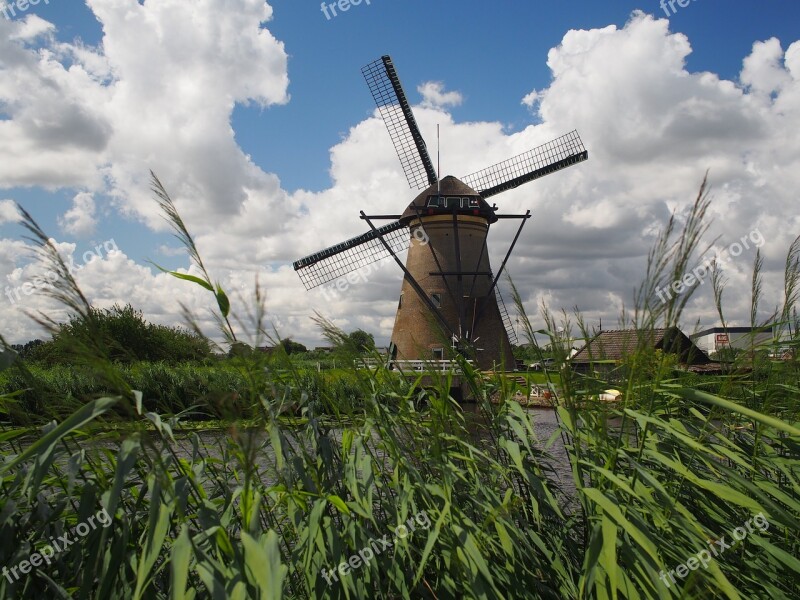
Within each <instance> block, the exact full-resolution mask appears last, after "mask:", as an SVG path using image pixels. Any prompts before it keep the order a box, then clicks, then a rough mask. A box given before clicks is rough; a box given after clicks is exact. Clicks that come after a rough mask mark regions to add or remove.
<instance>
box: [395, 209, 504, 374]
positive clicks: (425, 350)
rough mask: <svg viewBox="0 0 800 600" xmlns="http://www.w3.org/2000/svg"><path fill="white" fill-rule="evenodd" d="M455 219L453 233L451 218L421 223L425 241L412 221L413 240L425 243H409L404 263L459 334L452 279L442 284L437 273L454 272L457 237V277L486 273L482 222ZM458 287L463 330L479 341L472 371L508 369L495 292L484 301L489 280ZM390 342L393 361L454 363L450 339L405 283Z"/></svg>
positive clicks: (438, 217) (455, 284)
mask: <svg viewBox="0 0 800 600" xmlns="http://www.w3.org/2000/svg"><path fill="white" fill-rule="evenodd" d="M457 219H458V227H457V228H455V227H454V226H453V217H452V215H435V216H427V217H424V219H423V221H424V235H421V232H417V231H416V230H417V229H419V228H420V223H419V221H416V220H415V221H412V222H411V223H410V228H411V233H412V235H413V236H414V239H423V238H424V237H426V236H427V239H428V243H427V244H418V243H412V244H411V248H410V249H409V252H408V258H407V260H406V268H407V269H408V271H409V272H410V273H411V275H412V276H413V277H414V278H415V279H416V281H417V282H418V283H419V285H420V287H421V288H422V289H423V290H424V291H425V292H426V293H427V294H428V297H429V298H431V299H433V300H434V303H435V304H438V305H440V306H441V312H442V314H443V316H444V318H445V320H446V321H447V322H448V324H450V326H451V328H452V329H453V330H454V331H458V330H459V310H460V307H459V303H458V302H457V301H456V300H457V297H458V282H457V277H456V276H455V275H447V276H446V277H444V278H443V277H442V276H441V275H440V274H439V273H442V272H444V273H454V272H458V271H459V265H458V261H457V259H456V244H455V240H454V236H455V235H456V231H457V232H458V241H459V247H460V254H461V265H460V267H461V272H484V273H488V272H491V266H490V264H489V256H488V251H487V249H486V236H487V234H488V232H489V223H488V222H487V220H486V219H485V218H481V217H473V216H469V215H458V216H457ZM434 256H435V257H436V258H434ZM437 259H438V264H437ZM445 279H446V281H447V283H446V284H445ZM462 281H463V283H462V290H461V294H462V296H463V297H464V300H463V307H464V312H465V323H466V328H467V329H469V330H470V337H471V338H472V339H475V338H479V339H478V340H477V342H476V344H475V345H476V346H477V347H478V348H479V350H478V353H477V356H476V363H477V366H478V367H479V368H481V369H491V368H493V367H498V368H499V367H500V366H501V365H504V366H505V367H506V368H508V369H512V368H513V366H514V357H513V354H512V349H511V344H510V342H509V340H508V334H507V333H506V330H505V326H504V325H503V320H502V317H501V315H500V310H499V308H498V306H497V298H496V296H495V292H494V291H492V293H491V295H488V292H489V287H490V286H491V278H490V277H489V276H488V275H479V276H475V275H464V276H463V279H462ZM448 287H449V291H448ZM473 329H474V332H473V331H472V330H473ZM392 342H393V343H394V344H395V345H396V346H397V356H396V358H397V359H399V360H432V359H437V358H445V359H448V358H452V357H453V353H452V350H451V347H452V340H451V339H450V336H449V334H448V333H447V332H443V331H442V327H441V326H440V324H439V322H438V321H437V320H436V319H435V317H434V316H433V315H432V314H431V311H430V310H429V309H428V307H427V306H426V305H425V303H424V302H423V301H422V300H421V299H420V298H419V296H418V294H417V292H416V291H415V290H414V288H413V287H412V286H411V284H410V282H409V281H408V279H404V280H403V285H402V289H401V293H400V301H399V303H398V309H397V315H396V317H395V324H394V330H393V332H392ZM440 353H441V354H440Z"/></svg>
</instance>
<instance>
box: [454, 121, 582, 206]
mask: <svg viewBox="0 0 800 600" xmlns="http://www.w3.org/2000/svg"><path fill="white" fill-rule="evenodd" d="M588 158H589V153H588V152H587V150H586V148H585V147H584V145H583V142H582V141H581V138H580V136H579V135H578V132H577V131H571V132H570V133H568V134H566V135H562V136H561V137H559V138H556V139H554V140H553V141H551V142H548V143H546V144H543V145H541V146H537V147H536V148H534V149H533V150H528V151H527V152H524V153H523V154H520V155H518V156H515V157H514V158H510V159H508V160H505V161H503V162H501V163H498V164H496V165H494V166H492V167H489V168H487V169H483V170H482V171H478V172H477V173H473V174H472V175H467V176H466V177H463V178H462V181H463V182H464V183H466V184H467V185H468V186H470V187H471V188H472V189H474V190H478V191H479V192H480V194H481V196H483V198H488V197H490V196H494V195H495V194H499V193H500V192H505V191H506V190H510V189H513V188H515V187H517V186H520V185H522V184H523V183H527V182H529V181H533V180H534V179H539V178H540V177H544V176H545V175H549V174H550V173H554V172H555V171H560V170H561V169H566V168H567V167H569V166H572V165H574V164H577V163H579V162H583V161H584V160H586V159H588Z"/></svg>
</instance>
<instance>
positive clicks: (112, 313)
mask: <svg viewBox="0 0 800 600" xmlns="http://www.w3.org/2000/svg"><path fill="white" fill-rule="evenodd" d="M85 349H95V350H98V351H101V352H104V353H105V355H106V356H107V357H108V358H109V359H111V360H112V361H116V362H121V363H131V362H135V361H162V360H163V361H167V362H172V363H178V362H184V361H200V360H204V359H208V358H210V357H211V348H210V344H209V342H208V340H205V339H203V338H201V337H200V336H198V335H196V334H194V333H190V332H188V331H186V330H184V329H181V328H179V327H165V326H163V325H154V324H152V323H148V322H147V321H145V320H144V318H143V316H142V312H141V311H139V310H136V309H134V308H133V307H132V306H131V305H130V304H128V305H126V306H124V307H120V306H118V305H114V306H113V307H111V308H109V309H99V308H94V307H90V308H89V309H88V311H87V313H86V314H85V315H78V316H73V317H72V318H71V319H70V321H69V322H68V323H65V324H63V325H61V326H59V327H58V328H57V330H56V331H55V333H54V335H53V338H52V340H50V341H48V342H44V343H42V344H39V345H37V346H36V347H34V348H33V349H32V350H31V351H30V352H29V359H30V360H32V361H34V362H39V363H42V364H48V365H54V364H71V363H73V362H74V358H75V356H76V354H78V355H79V354H80V352H81V351H82V350H85Z"/></svg>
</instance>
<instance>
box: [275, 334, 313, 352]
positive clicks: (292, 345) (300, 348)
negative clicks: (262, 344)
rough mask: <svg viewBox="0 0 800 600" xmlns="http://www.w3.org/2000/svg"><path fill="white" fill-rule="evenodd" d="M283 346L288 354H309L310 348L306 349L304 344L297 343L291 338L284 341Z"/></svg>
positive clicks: (282, 341)
mask: <svg viewBox="0 0 800 600" xmlns="http://www.w3.org/2000/svg"><path fill="white" fill-rule="evenodd" d="M281 346H283V349H284V351H285V352H286V354H302V353H303V352H308V348H306V347H305V346H304V345H303V344H301V343H300V342H295V341H293V340H291V339H290V338H285V339H282V340H281Z"/></svg>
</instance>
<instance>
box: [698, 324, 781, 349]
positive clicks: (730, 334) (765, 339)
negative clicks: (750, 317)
mask: <svg viewBox="0 0 800 600" xmlns="http://www.w3.org/2000/svg"><path fill="white" fill-rule="evenodd" d="M690 338H691V340H692V341H693V342H694V343H695V344H696V345H697V347H698V348H700V349H701V350H702V351H703V352H705V353H706V354H713V353H714V352H718V351H720V350H722V349H724V348H739V349H741V350H753V349H755V348H757V347H759V346H764V345H769V344H772V343H773V342H774V341H775V338H774V332H773V329H772V327H768V328H764V327H756V328H755V329H754V328H752V327H712V328H711V329H705V330H703V331H699V332H697V333H694V334H692V335H691V336H690Z"/></svg>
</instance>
